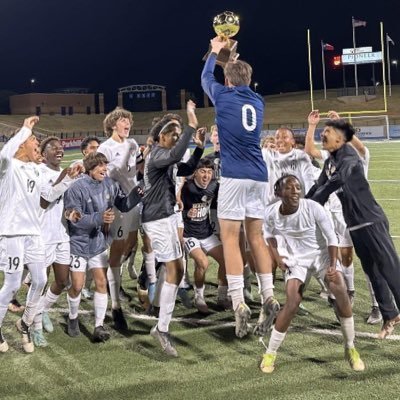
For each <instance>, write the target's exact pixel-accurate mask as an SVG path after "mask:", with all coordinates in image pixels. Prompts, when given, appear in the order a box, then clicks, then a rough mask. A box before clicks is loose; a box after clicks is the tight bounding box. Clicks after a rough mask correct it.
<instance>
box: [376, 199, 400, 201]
mask: <svg viewBox="0 0 400 400" xmlns="http://www.w3.org/2000/svg"><path fill="white" fill-rule="evenodd" d="M375 200H376V201H400V199H375Z"/></svg>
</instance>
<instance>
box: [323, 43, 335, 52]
mask: <svg viewBox="0 0 400 400" xmlns="http://www.w3.org/2000/svg"><path fill="white" fill-rule="evenodd" d="M322 45H323V47H324V50H326V51H333V50H335V48H334V47H333V46H332V45H331V44H329V43H323V44H322Z"/></svg>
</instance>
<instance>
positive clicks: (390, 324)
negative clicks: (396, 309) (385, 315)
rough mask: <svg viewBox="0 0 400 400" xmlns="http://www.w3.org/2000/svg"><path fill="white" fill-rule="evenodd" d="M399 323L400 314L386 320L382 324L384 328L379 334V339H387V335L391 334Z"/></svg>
mask: <svg viewBox="0 0 400 400" xmlns="http://www.w3.org/2000/svg"><path fill="white" fill-rule="evenodd" d="M398 324H400V315H398V316H397V317H396V318H393V319H391V320H389V321H386V322H385V323H384V324H383V326H382V330H381V331H380V332H379V334H378V339H385V338H386V337H387V336H389V335H391V334H392V333H393V331H394V327H395V326H396V325H398Z"/></svg>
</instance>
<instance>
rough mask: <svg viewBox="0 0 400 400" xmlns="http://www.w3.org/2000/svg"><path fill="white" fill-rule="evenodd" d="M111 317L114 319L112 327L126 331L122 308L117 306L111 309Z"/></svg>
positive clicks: (126, 325) (126, 326)
mask: <svg viewBox="0 0 400 400" xmlns="http://www.w3.org/2000/svg"><path fill="white" fill-rule="evenodd" d="M112 318H113V321H114V327H115V329H116V330H117V331H126V330H127V329H128V324H127V322H126V319H125V316H124V313H123V312H122V308H117V309H116V310H112Z"/></svg>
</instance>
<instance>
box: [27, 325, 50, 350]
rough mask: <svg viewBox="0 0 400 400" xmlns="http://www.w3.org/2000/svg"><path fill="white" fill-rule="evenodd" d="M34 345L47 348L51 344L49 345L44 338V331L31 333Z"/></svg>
mask: <svg viewBox="0 0 400 400" xmlns="http://www.w3.org/2000/svg"><path fill="white" fill-rule="evenodd" d="M31 336H32V340H33V344H34V345H35V346H36V347H47V346H48V345H49V344H48V343H47V340H46V338H45V337H44V336H43V330H42V329H33V330H32V332H31Z"/></svg>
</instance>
